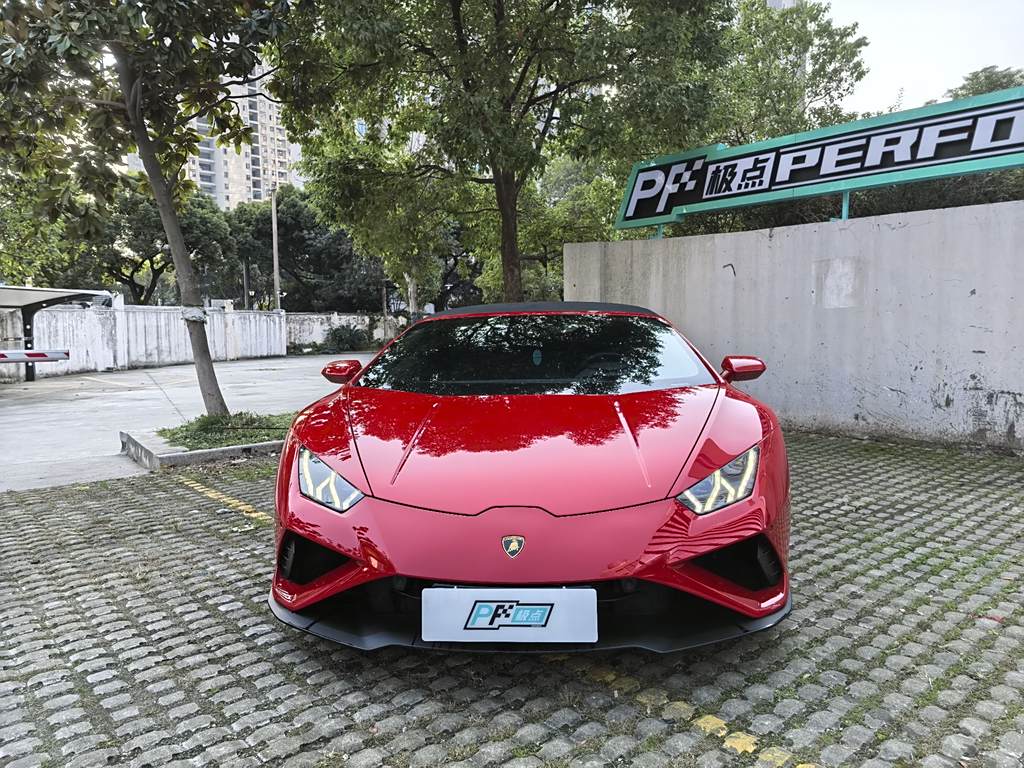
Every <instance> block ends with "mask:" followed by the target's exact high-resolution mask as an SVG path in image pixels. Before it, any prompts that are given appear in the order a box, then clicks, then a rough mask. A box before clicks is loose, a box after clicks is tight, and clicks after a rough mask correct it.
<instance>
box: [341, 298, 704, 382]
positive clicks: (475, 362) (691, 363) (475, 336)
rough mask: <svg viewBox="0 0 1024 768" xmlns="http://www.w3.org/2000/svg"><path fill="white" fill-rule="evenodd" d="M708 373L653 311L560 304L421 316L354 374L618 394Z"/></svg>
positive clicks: (397, 379) (375, 378)
mask: <svg viewBox="0 0 1024 768" xmlns="http://www.w3.org/2000/svg"><path fill="white" fill-rule="evenodd" d="M713 382H714V378H713V377H712V375H711V373H710V372H709V371H708V369H707V367H706V366H705V365H704V363H703V362H701V360H700V359H699V358H698V357H697V355H696V354H694V352H693V350H692V349H690V347H689V345H687V344H686V342H685V341H683V339H682V338H681V337H680V336H679V334H677V333H676V332H675V331H674V330H672V328H671V327H669V326H668V325H666V324H665V323H663V322H661V321H659V320H656V319H654V318H650V317H642V316H635V315H612V314H596V313H589V314H572V313H564V314H512V315H488V316H481V317H458V318H452V319H451V320H432V321H430V322H426V323H422V324H420V325H418V326H415V327H413V328H412V329H410V330H409V331H408V332H407V333H405V334H404V335H403V336H401V337H400V338H399V339H398V340H397V341H396V342H395V343H394V344H392V345H391V346H390V347H388V349H387V351H386V352H384V354H382V355H381V356H380V358H378V359H377V361H376V362H375V363H373V364H372V365H371V366H369V367H368V368H367V369H366V370H365V371H364V372H363V374H362V375H361V376H360V377H359V379H358V382H357V384H358V385H359V386H364V387H375V388H379V389H397V390H402V391H405V392H422V393H427V394H432V395H521V394H524V395H525V394H533V395H550V394H577V395H615V394H624V393H628V392H644V391H648V390H654V389H670V388H673V387H686V386H696V385H698V384H710V383H713Z"/></svg>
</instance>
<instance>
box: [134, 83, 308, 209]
mask: <svg viewBox="0 0 1024 768" xmlns="http://www.w3.org/2000/svg"><path fill="white" fill-rule="evenodd" d="M264 71H265V70H264V67H263V66H262V65H260V66H258V67H257V68H256V70H255V71H254V72H253V75H254V76H258V75H261V74H263V72H264ZM260 86H261V83H260V82H259V81H257V82H254V83H250V84H248V85H235V86H232V87H231V90H232V92H233V94H234V95H235V96H237V97H238V98H236V99H235V104H236V105H237V106H238V110H239V112H240V114H241V116H242V119H243V120H244V121H245V122H246V124H247V125H248V126H250V128H251V129H252V143H251V144H248V145H243V146H242V149H241V151H236V150H235V148H234V147H218V146H217V145H216V142H215V140H214V139H213V138H208V139H204V140H203V141H201V142H200V144H199V154H198V155H194V156H192V157H190V158H189V160H188V164H187V165H186V168H185V171H186V173H187V174H188V177H189V178H190V179H191V180H192V181H194V182H195V183H196V184H197V185H198V186H199V189H200V190H201V191H202V192H204V193H205V194H207V195H209V196H210V197H212V198H213V199H214V200H216V201H217V205H218V206H220V207H221V208H234V207H235V206H236V205H238V204H239V203H247V202H250V201H254V200H255V201H258V200H269V199H270V193H271V191H272V190H273V189H274V188H275V187H277V186H281V185H283V184H293V185H295V186H298V187H301V186H302V178H301V177H300V176H299V175H298V173H297V172H296V171H295V166H296V163H297V162H298V160H299V158H300V151H299V147H298V145H296V144H291V143H290V142H289V141H288V138H287V137H286V136H285V130H284V125H283V124H282V123H281V106H280V105H279V104H277V103H276V102H273V101H271V100H270V99H267V98H265V97H263V96H261V95H260V92H261V87H260ZM194 124H195V127H196V129H197V130H198V131H199V132H200V133H208V131H209V124H208V123H207V122H206V120H205V119H203V118H199V119H197V120H196V121H195V123H194ZM128 167H129V168H131V169H133V170H141V169H142V164H141V162H140V161H139V158H138V157H137V156H136V155H130V156H129V157H128Z"/></svg>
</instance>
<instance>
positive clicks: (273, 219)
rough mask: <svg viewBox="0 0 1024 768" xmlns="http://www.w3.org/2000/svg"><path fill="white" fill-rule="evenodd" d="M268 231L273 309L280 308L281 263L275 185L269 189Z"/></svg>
mask: <svg viewBox="0 0 1024 768" xmlns="http://www.w3.org/2000/svg"><path fill="white" fill-rule="evenodd" d="M270 231H271V235H272V237H273V240H274V309H280V308H281V265H280V263H279V262H278V259H277V187H276V186H275V187H274V188H273V189H272V190H271V191H270Z"/></svg>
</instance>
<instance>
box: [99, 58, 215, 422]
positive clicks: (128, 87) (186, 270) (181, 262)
mask: <svg viewBox="0 0 1024 768" xmlns="http://www.w3.org/2000/svg"><path fill="white" fill-rule="evenodd" d="M110 52H111V53H112V54H113V56H114V63H115V67H116V69H117V77H118V81H119V83H120V86H121V93H122V94H123V96H124V102H125V107H126V108H127V110H128V122H129V123H130V125H131V129H132V133H133V135H134V136H135V143H136V146H137V148H138V153H139V159H140V160H142V166H143V168H145V169H146V176H147V177H148V178H149V185H150V187H152V189H153V199H154V200H155V201H156V207H157V210H158V211H159V212H160V222H161V223H162V224H163V227H164V234H165V235H167V244H168V246H170V249H171V259H172V260H173V261H174V274H175V277H176V279H177V282H178V290H179V292H180V293H181V303H182V305H183V306H182V316H183V318H184V320H185V326H186V328H188V337H189V341H190V342H191V343H192V358H193V360H194V361H195V365H196V377H197V378H198V379H199V391H200V392H201V393H202V395H203V403H204V405H205V406H206V412H207V413H208V414H210V415H211V416H226V415H227V414H228V406H227V403H225V402H224V395H222V394H221V391H220V385H219V384H218V383H217V374H216V372H215V371H214V369H213V358H212V357H211V355H210V342H209V339H207V337H206V314H205V312H204V310H203V306H202V304H203V301H202V296H201V295H200V293H199V284H198V283H197V282H196V276H195V272H194V271H193V269H192V259H191V257H190V256H189V253H188V249H187V248H186V247H185V237H184V235H182V233H181V223H180V222H179V221H178V213H177V211H175V210H174V200H173V198H172V196H171V189H170V186H169V185H168V183H167V179H166V178H165V177H164V173H163V169H162V168H161V167H160V161H159V159H158V158H157V156H156V149H155V148H154V147H153V142H152V140H151V139H150V137H149V131H148V129H147V127H146V121H145V118H143V116H142V109H141V107H139V104H140V102H141V98H142V95H141V93H140V89H141V86H142V84H141V83H140V82H139V80H138V78H137V77H136V74H135V66H134V63H133V62H132V60H131V57H130V56H129V54H128V52H127V51H126V50H125V49H124V47H123V46H122V45H121V44H120V43H110Z"/></svg>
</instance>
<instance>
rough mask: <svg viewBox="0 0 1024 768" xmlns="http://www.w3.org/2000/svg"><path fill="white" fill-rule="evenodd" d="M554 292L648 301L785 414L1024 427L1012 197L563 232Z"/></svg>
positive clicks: (1019, 237) (953, 431)
mask: <svg viewBox="0 0 1024 768" xmlns="http://www.w3.org/2000/svg"><path fill="white" fill-rule="evenodd" d="M565 298H566V299H567V300H571V299H575V300H602V301H618V302H625V303H629V304H640V305H643V306H648V307H650V308H651V309H654V310H656V311H658V312H661V313H663V314H664V315H665V316H666V317H668V318H669V319H670V320H672V322H674V323H675V324H676V325H677V326H678V327H679V328H680V329H681V330H682V331H683V332H684V333H685V334H686V335H687V336H688V337H689V338H690V339H691V340H692V341H693V342H694V343H695V344H697V345H698V346H699V347H700V348H701V349H702V351H703V352H704V353H705V354H706V355H707V356H708V357H709V358H710V359H711V360H712V362H713V363H715V364H717V363H718V362H719V361H720V360H721V358H722V356H723V355H726V354H729V353H740V354H753V355H758V356H760V357H762V358H764V360H765V361H766V362H767V364H768V373H767V374H766V375H765V376H763V377H762V378H761V379H760V380H758V381H753V382H749V383H744V384H743V388H744V389H746V390H747V391H749V392H751V393H752V394H754V395H755V396H757V397H759V398H762V399H763V400H765V401H766V402H767V403H769V404H770V405H771V406H772V407H773V408H775V409H776V411H777V412H778V413H779V415H780V416H781V417H782V418H783V419H784V420H786V421H787V422H789V423H791V424H796V425H799V426H802V427H806V428H811V429H819V430H820V429H826V430H839V431H843V432H849V433H856V434H873V435H887V434H888V435H896V436H902V437H909V438H919V439H926V440H938V441H952V442H971V443H979V444H987V445H992V446H1000V447H1008V448H1012V449H1014V450H1017V451H1020V450H1021V449H1022V446H1024V442H1022V438H1024V202H1013V203H1000V204H996V205H980V206H970V207H964V208H953V209H947V210H942V211H918V212H914V213H906V214H895V215H891V216H880V217H872V218H864V219H853V220H850V221H845V222H829V223H820V224H807V225H803V226H797V227H785V228H780V229H774V230H759V231H754V232H740V233H732V234H721V235H707V236H701V237H690V238H672V239H666V240H634V241H625V242H617V243H585V244H570V245H566V246H565Z"/></svg>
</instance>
